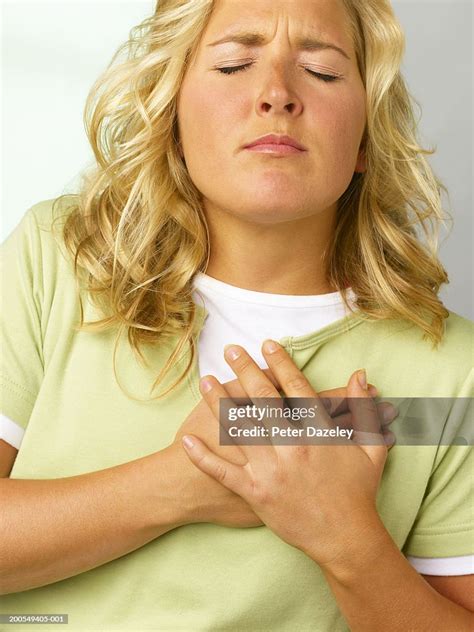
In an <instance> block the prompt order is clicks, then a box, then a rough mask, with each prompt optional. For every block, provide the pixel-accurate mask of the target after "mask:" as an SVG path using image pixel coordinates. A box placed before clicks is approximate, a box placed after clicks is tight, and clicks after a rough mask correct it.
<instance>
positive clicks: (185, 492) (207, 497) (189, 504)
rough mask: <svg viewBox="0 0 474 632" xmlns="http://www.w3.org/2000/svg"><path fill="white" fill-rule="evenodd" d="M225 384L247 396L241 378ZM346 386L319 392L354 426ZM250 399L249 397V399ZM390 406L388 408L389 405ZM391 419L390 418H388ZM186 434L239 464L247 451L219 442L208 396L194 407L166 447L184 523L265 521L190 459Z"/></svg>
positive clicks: (273, 379) (232, 393) (252, 523)
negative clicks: (192, 435) (183, 446)
mask: <svg viewBox="0 0 474 632" xmlns="http://www.w3.org/2000/svg"><path fill="white" fill-rule="evenodd" d="M262 372H263V373H264V375H265V376H267V377H268V379H269V380H270V382H271V383H272V384H273V385H274V386H275V388H280V389H281V385H280V384H279V382H278V381H277V379H276V377H275V376H274V375H273V373H272V371H271V369H263V370H262ZM224 387H225V388H226V390H227V392H228V393H229V395H230V396H231V397H236V398H245V397H247V393H246V392H245V390H244V389H243V387H242V385H241V384H240V382H239V380H238V379H235V380H231V381H229V382H225V384H224ZM369 388H370V392H371V393H372V395H373V396H375V395H376V393H377V389H376V388H375V386H373V385H371V384H369ZM346 395H347V393H346V388H345V387H341V388H335V389H331V390H327V391H321V393H320V396H321V397H326V398H330V399H329V402H330V404H331V406H332V411H331V414H333V415H335V416H334V419H335V422H337V423H338V425H340V426H341V427H342V426H344V427H352V416H351V412H350V410H349V408H348V405H347V399H346ZM249 402H250V400H249ZM378 406H379V407H380V410H382V409H383V408H384V406H385V407H386V410H387V411H388V412H389V413H391V416H390V415H389V418H390V420H393V419H394V418H395V416H396V411H395V409H394V408H393V406H391V405H390V404H388V403H387V402H381V403H380V404H378ZM387 407H388V408H387ZM388 423H389V422H388ZM186 434H194V435H195V436H198V437H200V438H201V439H202V440H203V441H204V442H205V443H206V445H207V446H208V447H209V448H211V449H212V450H213V451H214V452H216V453H218V454H220V455H221V456H222V457H223V458H225V459H227V460H229V461H231V462H232V463H235V464H237V465H244V464H245V463H246V458H245V455H244V454H243V453H242V451H241V450H240V448H239V447H238V446H232V445H229V446H221V445H220V444H219V424H218V423H217V421H216V419H215V417H214V415H213V414H212V412H211V411H210V410H209V406H208V404H207V402H206V400H205V399H201V401H200V402H199V403H198V404H197V405H196V406H195V407H194V408H193V410H192V411H191V413H190V414H189V415H188V416H187V418H186V419H185V421H184V422H183V424H182V426H181V427H180V428H179V430H178V432H177V433H176V436H175V438H174V441H173V443H172V444H171V445H170V446H169V447H168V448H166V450H167V451H168V452H170V453H172V455H173V459H172V462H173V464H174V465H175V471H176V473H177V480H178V483H177V484H178V486H179V489H178V490H177V493H178V494H179V497H180V501H181V510H182V512H183V523H184V524H190V523H193V522H212V523H214V524H220V525H223V526H227V527H257V526H261V525H262V524H263V522H262V521H261V519H260V518H259V517H258V516H257V515H256V514H255V512H254V511H253V510H252V509H251V507H250V506H249V505H248V503H247V502H245V501H244V500H243V499H242V498H241V497H240V496H238V495H237V494H235V493H234V492H232V491H231V490H229V489H227V488H226V487H225V486H223V485H221V484H220V483H219V482H217V481H216V480H215V479H214V478H212V477H211V476H209V475H207V474H205V473H203V472H201V470H199V469H198V468H196V467H194V465H193V464H192V463H191V462H190V461H189V459H188V458H187V456H186V454H185V452H184V451H183V449H182V444H181V439H182V437H183V436H184V435H186Z"/></svg>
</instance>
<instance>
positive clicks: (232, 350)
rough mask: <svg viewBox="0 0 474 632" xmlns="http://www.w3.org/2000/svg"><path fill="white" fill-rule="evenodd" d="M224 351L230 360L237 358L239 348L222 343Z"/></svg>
mask: <svg viewBox="0 0 474 632" xmlns="http://www.w3.org/2000/svg"><path fill="white" fill-rule="evenodd" d="M224 353H225V355H226V356H227V357H228V358H229V359H230V360H237V358H238V357H239V355H240V350H239V349H238V347H235V346H234V345H224Z"/></svg>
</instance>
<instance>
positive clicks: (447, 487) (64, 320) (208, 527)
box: [0, 200, 474, 632]
mask: <svg viewBox="0 0 474 632" xmlns="http://www.w3.org/2000/svg"><path fill="white" fill-rule="evenodd" d="M51 219H52V200H47V201H44V202H41V203H39V204H37V205H35V206H33V207H32V208H31V209H29V211H28V212H27V213H26V214H25V215H24V217H23V219H22V221H21V222H20V223H19V225H18V226H17V228H16V229H15V230H14V231H13V232H12V234H11V235H10V236H9V237H8V239H7V240H6V241H5V242H4V243H3V245H2V247H1V252H2V265H3V271H2V309H1V319H2V332H3V333H2V353H1V356H2V357H1V372H0V373H1V382H0V383H1V412H2V413H3V414H5V415H6V416H7V417H9V418H10V419H12V420H14V421H16V422H17V423H18V424H19V425H21V426H22V427H23V428H24V429H26V432H25V435H24V437H23V441H22V444H21V447H20V450H19V453H18V456H17V459H16V462H15V464H14V467H13V469H12V472H11V478H17V479H18V478H32V479H49V478H60V477H67V476H74V475H77V474H83V473H86V472H92V471H96V470H100V469H105V468H108V467H112V466H115V465H119V464H121V463H125V462H128V461H132V460H134V459H138V458H140V457H143V456H146V455H148V454H151V453H153V452H156V451H158V450H160V449H162V448H164V447H166V446H167V445H169V444H170V443H171V442H172V440H173V438H174V435H175V433H176V431H177V430H178V428H179V427H180V426H181V424H182V422H183V421H184V419H185V418H186V417H187V415H188V414H189V413H190V411H191V410H192V409H193V408H194V406H195V405H196V403H197V402H198V401H199V400H200V394H199V390H198V380H199V373H198V365H197V359H196V360H195V363H194V366H193V371H192V373H191V374H190V375H189V377H188V379H186V380H185V381H184V382H183V383H182V384H181V385H180V386H179V387H177V388H176V390H174V391H173V392H172V393H171V394H169V395H168V396H167V397H166V398H165V399H163V400H159V401H155V402H146V401H145V402H137V401H135V400H133V399H131V398H129V397H127V395H126V394H124V393H123V392H122V390H121V389H120V388H119V386H118V384H117V383H116V381H115V377H114V373H113V369H112V353H113V344H114V340H115V332H106V333H100V334H96V333H87V332H76V331H74V330H73V325H74V324H77V323H78V322H79V314H80V312H79V303H78V301H77V298H76V284H75V280H74V275H73V264H72V261H71V260H70V258H68V256H67V254H66V251H65V249H64V248H59V247H58V244H57V242H56V240H55V239H54V237H53V235H52V234H51V231H50V226H51ZM83 305H84V318H85V320H95V319H97V317H98V316H99V314H98V312H97V311H96V308H95V307H94V306H93V305H92V303H90V301H88V300H87V298H85V299H84V300H83ZM198 312H199V319H198V321H197V323H196V327H195V330H194V335H198V334H199V331H200V330H201V328H202V325H203V323H204V319H205V315H206V313H205V310H204V309H203V308H201V307H199V306H198ZM288 333H289V335H288V337H285V338H283V339H281V340H280V342H281V343H282V344H284V346H285V348H286V349H287V350H288V351H289V352H290V354H291V356H292V358H293V359H294V361H295V363H296V364H297V366H298V367H300V368H301V369H302V370H303V371H304V373H305V375H306V376H307V377H308V378H309V380H310V381H311V383H312V384H313V385H314V386H315V387H316V388H317V389H318V390H323V389H329V388H334V387H337V386H341V385H343V384H346V383H347V380H348V378H349V376H350V375H351V373H352V372H353V371H354V370H356V369H359V368H361V367H365V368H366V369H367V373H368V378H369V380H370V381H371V382H373V383H375V384H376V385H377V387H378V389H379V392H380V397H381V398H383V399H385V398H390V397H393V398H398V397H403V398H407V397H449V398H451V397H452V398H454V397H471V396H472V386H473V370H472V341H473V337H472V334H473V325H472V323H471V322H470V321H468V320H466V319H464V318H462V317H460V316H458V315H456V314H454V313H450V316H449V318H448V320H447V322H446V334H445V337H444V341H443V343H442V344H441V346H440V347H439V348H438V349H437V350H434V349H433V347H432V345H431V343H430V342H428V341H426V340H422V333H421V331H420V330H419V329H418V328H416V327H413V326H411V325H410V324H409V323H407V322H404V321H388V320H383V321H368V320H366V319H364V318H362V317H361V315H360V314H352V315H350V316H347V317H345V318H343V319H341V320H338V321H337V322H334V323H332V324H330V325H328V326H326V327H323V328H322V329H320V330H318V331H316V332H314V333H312V334H307V335H304V336H299V337H291V332H288ZM172 344H173V341H167V342H166V343H163V344H159V345H155V346H153V345H149V346H148V347H147V348H146V350H145V355H146V357H147V360H148V361H149V365H150V367H153V370H151V369H146V368H145V367H143V366H141V365H140V364H139V363H138V362H137V360H136V358H135V356H134V354H133V352H132V350H131V349H130V348H129V347H128V346H127V342H126V338H125V337H124V338H123V341H122V343H121V344H120V345H119V347H118V350H117V357H116V367H117V373H118V378H119V379H120V382H121V384H122V385H123V386H124V387H125V390H127V391H128V392H130V393H131V394H132V395H133V396H134V397H137V398H141V399H145V400H146V399H147V398H148V397H149V396H150V387H151V385H152V383H153V382H154V379H155V378H156V375H157V373H158V372H159V369H160V368H161V367H162V366H163V364H164V362H165V361H166V359H167V357H168V355H169V352H170V349H171V345H172ZM188 354H189V350H186V351H185V352H183V353H182V355H181V358H180V361H179V362H178V363H176V364H175V365H174V367H173V370H172V372H171V374H170V376H169V377H168V379H167V381H166V384H168V383H171V380H174V379H175V378H176V377H178V375H180V374H181V372H182V369H183V367H184V366H185V364H186V363H187V360H188V357H189V356H188ZM160 390H161V387H160ZM454 408H456V411H457V412H455V411H454ZM459 414H460V413H459V407H453V411H452V412H451V413H450V414H449V415H448V418H447V421H446V424H447V427H448V426H449V425H451V426H456V425H458V424H460V423H461V420H460V419H459ZM461 414H464V413H461ZM397 421H398V420H397ZM397 421H396V422H394V424H393V426H394V430H395V433H396V426H395V424H396V423H397ZM472 465H473V462H472V448H471V447H468V446H458V445H455V446H446V445H439V446H437V445H433V446H426V445H423V446H403V445H395V446H394V447H393V448H392V449H391V450H390V452H389V455H388V458H387V462H386V465H385V469H384V474H383V478H382V481H381V485H380V489H379V492H378V496H377V508H378V511H379V514H380V516H381V519H382V521H383V523H384V525H385V527H386V529H387V530H388V531H389V533H390V535H391V537H392V538H393V540H394V541H395V543H396V544H397V546H398V547H399V549H400V550H402V551H403V553H404V554H405V555H412V556H421V557H450V556H458V555H468V554H472V553H474V550H473V515H472V487H473V468H472ZM328 491H330V490H328ZM348 519H349V520H350V516H348ZM0 605H1V607H0V612H1V613H52V612H54V613H66V614H68V615H69V624H68V629H74V630H81V631H82V632H85V631H86V630H107V631H110V632H112V631H114V630H129V631H132V630H136V631H137V632H138V631H140V632H142V631H144V630H160V631H168V630H185V631H193V632H194V631H197V630H222V631H224V630H225V631H230V630H232V631H238V632H242V631H243V630H255V631H257V630H258V631H263V630H269V631H272V632H279V631H281V632H283V631H285V632H286V631H288V632H294V631H295V630H298V631H299V632H303V631H306V630H307V631H310V630H311V631H312V632H313V631H318V632H320V631H321V632H326V631H327V632H338V631H342V630H347V629H348V627H347V625H346V623H345V621H344V619H343V617H342V615H341V613H340V611H339V609H338V606H337V602H336V601H335V599H334V597H333V595H332V593H331V591H330V589H329V587H328V586H327V584H326V582H325V580H324V577H323V574H322V572H321V571H320V569H319V567H318V565H317V564H316V563H315V562H314V561H313V560H311V559H310V558H309V557H307V556H306V555H305V554H304V553H302V552H301V551H300V550H298V549H296V548H294V547H292V546H289V545H288V544H286V543H285V542H283V541H282V540H280V538H278V537H277V536H276V535H275V534H274V533H273V532H272V531H271V530H270V529H268V528H267V527H266V526H261V527H255V528H229V527H223V526H219V525H215V524H210V523H204V524H190V525H186V526H183V527H179V528H177V529H174V530H173V531H170V532H168V533H166V534H165V535H163V536H161V537H159V538H157V539H155V540H153V541H152V542H149V543H148V544H146V545H145V546H143V547H141V548H139V549H137V550H136V551H133V552H131V553H129V554H127V555H124V556H122V557H121V558H118V559H116V560H113V561H111V562H109V563H107V564H104V565H102V566H100V567H97V568H95V569H92V570H90V571H87V572H85V573H81V574H80V575H77V576H75V577H71V578H68V579H65V580H62V581H59V582H55V583H53V584H50V585H47V586H44V587H39V588H35V589H32V590H27V591H23V592H20V593H13V594H9V595H4V596H2V597H0ZM30 629H31V626H29V625H21V624H20V625H17V626H16V627H15V630H17V631H18V632H20V631H23V630H30ZM42 629H43V630H57V626H53V625H42Z"/></svg>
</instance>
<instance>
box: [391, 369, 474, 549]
mask: <svg viewBox="0 0 474 632" xmlns="http://www.w3.org/2000/svg"><path fill="white" fill-rule="evenodd" d="M472 388H473V372H472V371H471V372H470V374H469V376H468V378H467V379H466V380H465V382H464V384H463V385H462V388H461V390H460V393H459V394H458V397H457V398H456V399H455V400H453V405H452V408H451V413H450V415H449V417H448V421H447V423H446V433H447V435H448V436H449V437H450V438H451V439H459V438H461V440H462V442H463V443H464V445H456V444H455V443H453V444H451V445H450V444H448V442H446V443H447V445H440V446H439V448H438V454H437V458H436V460H435V464H434V466H433V470H432V473H431V476H430V479H429V482H428V486H427V489H426V493H425V496H424V498H423V502H422V505H421V507H420V510H419V512H418V514H417V517H416V520H415V523H414V525H413V528H412V530H411V532H410V534H409V536H408V539H407V541H406V544H405V546H404V548H403V553H404V554H405V555H407V556H419V557H432V558H436V557H438V558H439V557H450V556H464V555H472V554H474V451H473V446H472V431H471V429H472V424H473V418H472ZM465 437H469V440H468V441H467V440H466V439H465Z"/></svg>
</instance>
